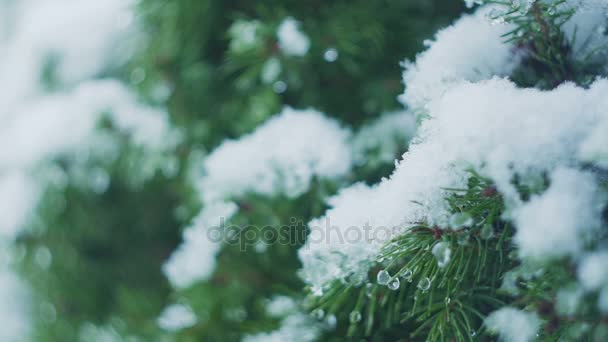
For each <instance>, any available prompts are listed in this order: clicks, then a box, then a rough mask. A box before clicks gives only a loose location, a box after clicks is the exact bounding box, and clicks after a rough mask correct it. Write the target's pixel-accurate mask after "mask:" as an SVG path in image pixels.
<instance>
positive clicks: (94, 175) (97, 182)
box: [89, 168, 110, 194]
mask: <svg viewBox="0 0 608 342" xmlns="http://www.w3.org/2000/svg"><path fill="white" fill-rule="evenodd" d="M89 184H90V186H91V190H93V192H94V193H96V194H103V193H104V192H106V190H108V187H109V186H110V176H109V175H108V173H107V172H106V171H105V170H104V169H102V168H95V169H93V170H91V174H90V183H89Z"/></svg>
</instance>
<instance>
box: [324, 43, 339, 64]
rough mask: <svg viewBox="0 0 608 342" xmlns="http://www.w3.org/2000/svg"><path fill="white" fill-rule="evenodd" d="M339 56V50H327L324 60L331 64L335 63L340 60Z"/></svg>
mask: <svg viewBox="0 0 608 342" xmlns="http://www.w3.org/2000/svg"><path fill="white" fill-rule="evenodd" d="M338 56H339V54H338V50H336V48H333V47H332V48H329V49H327V50H325V52H324V53H323V59H325V61H327V62H330V63H332V62H335V61H336V60H337V59H338Z"/></svg>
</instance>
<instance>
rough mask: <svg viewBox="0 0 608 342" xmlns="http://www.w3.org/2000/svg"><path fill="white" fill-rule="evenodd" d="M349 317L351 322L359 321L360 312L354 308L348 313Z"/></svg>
mask: <svg viewBox="0 0 608 342" xmlns="http://www.w3.org/2000/svg"><path fill="white" fill-rule="evenodd" d="M349 319H350V322H351V323H358V322H360V321H361V313H360V312H359V311H357V310H355V311H353V312H351V313H350V316H349Z"/></svg>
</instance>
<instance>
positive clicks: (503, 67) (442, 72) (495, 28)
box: [400, 6, 519, 110]
mask: <svg viewBox="0 0 608 342" xmlns="http://www.w3.org/2000/svg"><path fill="white" fill-rule="evenodd" d="M491 9H492V7H488V6H484V7H481V8H479V9H478V10H477V11H476V12H475V13H474V14H471V15H464V16H463V17H462V18H460V19H459V20H458V21H456V22H455V23H454V24H453V25H451V26H449V27H447V28H445V29H443V30H440V31H438V32H437V33H436V34H435V39H434V41H429V42H428V43H427V44H430V47H429V49H427V50H426V51H424V52H421V53H419V54H418V56H416V62H415V63H410V62H406V63H405V64H404V65H405V71H404V73H403V83H404V84H405V88H406V90H405V93H404V94H403V95H402V96H401V97H400V100H401V101H402V102H403V103H404V104H406V105H407V106H409V108H411V109H413V110H421V109H424V108H425V107H426V105H427V104H428V103H429V102H430V101H432V100H434V99H437V98H438V97H440V96H441V95H443V93H445V92H446V91H447V90H448V89H449V88H450V87H452V86H454V85H457V84H459V83H461V82H462V81H471V82H477V81H481V80H487V79H490V78H492V77H494V76H507V75H509V74H510V72H511V71H512V70H513V69H514V68H515V67H516V66H517V64H518V62H519V57H518V55H517V54H516V53H515V52H514V51H515V50H514V48H513V46H511V45H509V44H505V43H504V39H503V38H502V37H501V36H502V35H503V34H505V33H507V32H509V31H510V30H511V29H512V28H513V27H511V26H510V25H492V24H491V23H490V21H489V20H488V18H487V14H488V12H489V11H490V10H491Z"/></svg>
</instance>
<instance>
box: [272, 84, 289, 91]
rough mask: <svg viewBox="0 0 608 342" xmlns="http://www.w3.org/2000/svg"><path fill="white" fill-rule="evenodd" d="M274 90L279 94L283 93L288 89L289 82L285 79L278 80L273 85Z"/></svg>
mask: <svg viewBox="0 0 608 342" xmlns="http://www.w3.org/2000/svg"><path fill="white" fill-rule="evenodd" d="M272 90H274V92H275V93H277V94H282V93H284V92H285V90H287V83H285V82H283V81H276V82H274V84H273V85H272Z"/></svg>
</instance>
